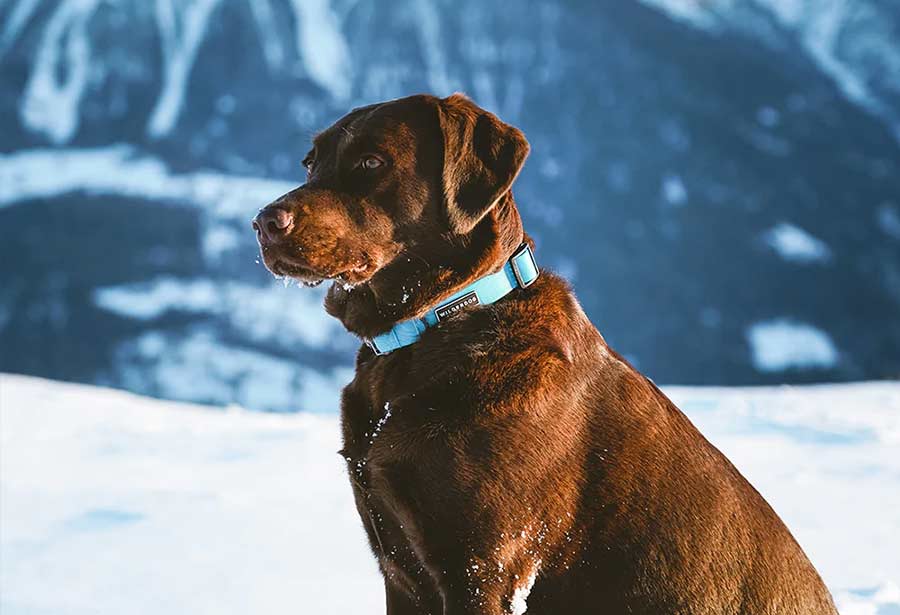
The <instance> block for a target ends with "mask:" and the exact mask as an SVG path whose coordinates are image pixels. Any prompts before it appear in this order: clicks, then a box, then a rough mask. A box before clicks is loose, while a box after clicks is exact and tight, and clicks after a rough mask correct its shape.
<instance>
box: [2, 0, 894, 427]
mask: <svg viewBox="0 0 900 615" xmlns="http://www.w3.org/2000/svg"><path fill="white" fill-rule="evenodd" d="M898 41H900V5H898V4H897V3H896V2H894V1H893V0H852V1H851V0H848V1H846V2H843V1H838V0H792V1H791V2H785V1H783V0H706V1H701V0H641V1H640V2H638V1H624V2H623V1H621V0H604V1H598V2H574V1H572V2H550V1H536V2H529V3H524V4H522V5H517V7H516V8H515V9H511V8H510V7H509V6H508V5H507V4H506V3H487V2H483V1H481V0H454V1H452V2H450V1H445V0H422V1H413V0H408V1H403V0H399V1H395V2H389V3H388V2H365V1H358V0H189V1H180V0H156V1H155V2H147V1H144V0H6V1H5V2H0V279H2V283H0V371H4V372H14V373H20V374H31V375H37V376H44V377H49V378H55V379H63V380H70V381H77V382H84V383H92V384H102V385H109V386H113V387H119V388H124V389H128V390H131V391H134V392H138V393H142V394H148V395H152V396H156V397H162V398H168V399H177V400H189V401H197V402H203V403H213V404H219V405H221V404H239V405H243V406H246V407H251V408H257V409H265V410H273V411H291V410H298V409H303V410H307V411H325V412H330V411H334V410H335V407H336V402H337V391H338V390H339V388H340V387H341V386H342V385H343V383H345V382H346V381H347V380H349V378H350V374H351V366H352V359H353V355H354V351H355V348H356V347H357V345H358V342H357V341H356V340H355V339H354V338H352V337H351V336H350V335H349V334H347V333H345V332H344V331H343V328H342V327H341V325H340V324H339V323H338V322H337V321H334V320H332V319H330V318H329V317H327V316H326V315H325V314H324V312H323V310H322V309H321V297H322V293H321V291H314V290H308V289H301V288H297V287H294V286H289V287H285V286H283V285H282V284H281V283H280V282H277V281H274V280H273V279H272V277H271V276H270V275H269V274H268V273H267V272H266V271H265V269H264V268H263V267H262V265H261V264H260V263H259V262H258V260H257V248H256V241H255V237H254V234H253V232H252V231H251V229H250V225H249V220H250V218H251V217H252V216H253V215H254V214H255V212H256V210H257V209H258V208H259V207H261V206H263V205H265V204H266V203H267V202H269V201H270V200H271V199H273V198H274V197H276V196H278V195H279V194H281V193H283V192H285V191H287V190H289V189H291V188H293V187H295V186H296V185H298V184H300V183H302V181H303V178H304V172H303V169H302V168H301V167H300V160H301V159H302V157H303V155H304V154H305V152H306V150H307V148H308V144H309V140H310V136H311V135H312V134H314V133H315V132H316V131H317V130H319V129H322V128H324V127H326V126H327V125H328V124H330V123H331V122H332V121H334V120H335V119H337V118H338V117H340V116H341V115H343V114H344V113H345V112H347V111H348V110H349V109H350V108H352V107H354V106H359V105H364V104H368V103H372V102H375V101H380V100H384V99H390V98H396V97H400V96H405V95H408V94H412V93H418V92H431V93H434V94H437V95H447V94H450V93H452V92H454V91H463V92H466V93H467V94H469V95H470V96H471V97H472V98H473V99H474V100H475V101H476V102H477V103H478V104H480V105H482V106H484V107H485V108H487V109H489V110H491V111H493V112H495V113H497V114H498V115H499V116H500V117H501V118H503V119H504V120H506V121H507V122H510V123H512V124H515V125H517V126H519V127H520V128H522V129H523V130H524V131H525V134H526V135H527V137H528V138H529V140H530V142H531V145H532V154H531V157H530V158H529V160H528V162H527V164H526V166H525V169H524V171H523V173H522V175H521V176H520V179H519V180H518V182H517V184H516V186H515V193H516V197H517V201H518V203H519V205H520V208H521V211H522V214H523V217H524V219H525V223H526V229H527V230H528V232H529V233H530V234H531V235H532V236H533V237H534V238H535V240H536V242H537V246H538V252H537V256H538V259H539V262H540V263H541V264H542V265H544V266H547V267H550V268H552V269H555V270H556V271H558V272H559V273H561V274H562V275H564V276H566V277H567V278H568V279H570V280H571V282H572V283H573V284H574V286H575V289H576V291H577V293H578V296H579V298H580V300H581V302H582V304H583V305H584V308H585V310H586V311H587V313H588V314H589V316H590V317H591V319H592V320H593V322H594V323H595V324H596V325H597V326H598V328H599V329H600V330H601V332H602V333H603V334H604V335H605V336H606V338H607V340H608V341H609V342H610V343H611V344H612V345H613V346H614V347H615V348H617V349H618V350H619V351H620V352H621V353H623V354H624V355H625V356H627V357H628V358H629V359H630V360H631V361H632V362H633V363H634V364H635V365H636V366H637V367H638V368H639V369H641V370H642V371H644V372H645V373H646V374H647V375H649V376H650V377H652V378H653V379H655V380H656V381H658V382H663V383H678V384H718V385H740V384H772V383H799V382H826V381H848V380H872V379H896V378H897V377H898V376H900V42H898Z"/></svg>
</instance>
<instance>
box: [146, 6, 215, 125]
mask: <svg viewBox="0 0 900 615" xmlns="http://www.w3.org/2000/svg"><path fill="white" fill-rule="evenodd" d="M219 2H220V0H191V2H176V1H175V0H156V23H157V26H158V27H159V34H160V40H161V42H162V56H163V63H162V68H163V83H162V90H161V91H160V94H159V98H158V99H157V101H156V105H155V106H154V107H153V111H152V112H151V113H150V119H149V120H148V121H147V134H148V135H150V136H151V137H154V138H160V137H164V136H165V135H167V134H169V133H170V132H171V131H172V129H173V128H174V127H175V123H176V122H177V121H178V116H179V115H180V114H181V108H182V106H184V99H185V88H186V87H187V81H188V76H189V75H190V73H191V69H192V68H193V66H194V60H195V59H196V57H197V50H198V49H199V48H200V43H202V42H203V39H204V37H205V36H206V30H207V28H208V27H209V18H210V15H211V14H212V12H213V10H214V9H215V8H216V6H217V5H218V4H219Z"/></svg>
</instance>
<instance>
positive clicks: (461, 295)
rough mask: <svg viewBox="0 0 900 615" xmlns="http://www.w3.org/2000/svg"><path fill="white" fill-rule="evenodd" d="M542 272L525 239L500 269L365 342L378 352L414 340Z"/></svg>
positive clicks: (385, 352)
mask: <svg viewBox="0 0 900 615" xmlns="http://www.w3.org/2000/svg"><path fill="white" fill-rule="evenodd" d="M539 275H540V271H539V270H538V267H537V263H536V262H535V260H534V254H532V252H531V248H530V247H529V246H528V244H527V243H523V244H522V245H521V246H519V248H518V249H517V250H516V251H515V253H514V254H513V255H512V256H511V257H510V258H509V260H508V261H506V265H504V266H503V269H501V270H500V271H498V272H496V273H492V274H490V275H487V276H484V277H483V278H481V279H479V280H476V281H474V282H472V283H471V284H469V285H468V286H466V287H465V288H463V289H462V290H460V291H457V292H456V293H454V294H452V295H450V297H448V298H447V299H445V300H444V301H442V302H441V303H439V304H438V305H437V306H436V307H434V308H432V309H430V310H428V312H427V313H426V314H425V315H424V316H423V317H421V318H411V319H410V320H404V321H402V322H398V323H397V324H396V325H394V326H393V327H391V329H390V331H387V332H385V333H382V334H381V335H378V336H375V337H374V338H372V339H368V340H366V344H367V345H368V346H369V348H371V349H372V351H373V352H374V353H375V354H376V355H383V354H387V353H389V352H393V351H395V350H397V349H398V348H403V347H404V346H409V345H410V344H415V343H416V342H417V341H419V338H420V337H421V336H422V333H424V332H425V329H427V328H428V327H433V326H434V325H436V324H438V323H439V322H440V321H442V320H445V319H447V318H449V317H451V316H453V315H454V314H456V313H457V312H460V311H462V310H464V309H466V308H468V307H471V306H475V305H490V304H492V303H495V302H497V301H499V300H500V299H502V298H503V297H505V296H506V295H508V294H509V293H511V292H512V291H513V290H515V289H516V288H528V287H529V286H531V285H532V284H534V282H535V280H537V279H538V276H539Z"/></svg>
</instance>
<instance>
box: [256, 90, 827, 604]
mask: <svg viewBox="0 0 900 615" xmlns="http://www.w3.org/2000/svg"><path fill="white" fill-rule="evenodd" d="M528 149H529V148H528V143H527V141H526V140H525V137H524V136H523V135H522V133H521V132H519V131H518V130H517V129H515V128H513V127H512V126H509V125H507V124H504V123H503V122H501V121H500V120H498V119H497V118H496V117H495V116H493V115H491V114H490V113H487V112H485V111H484V110H482V109H480V108H478V107H477V106H476V105H474V104H473V103H472V102H470V101H469V100H468V99H467V98H465V97H464V96H461V95H453V96H450V97H449V98H445V99H438V98H434V97H432V96H413V97H410V98H405V99H401V100H396V101H392V102H388V103H383V104H379V105H372V106H369V107H364V108H362V109H356V110H354V111H352V112H351V113H350V114H349V115H347V116H346V117H344V118H342V119H341V120H339V121H338V122H337V123H336V124H334V125H333V126H332V127H330V128H329V129H327V130H326V131H324V132H323V133H321V134H319V135H318V136H317V137H316V138H315V141H314V147H313V149H312V151H311V152H310V153H309V155H308V156H307V158H306V161H305V164H306V166H307V168H308V170H309V175H308V179H307V182H306V184H305V185H303V186H301V187H300V188H297V189H296V190H294V191H292V192H290V193H288V194H286V195H284V196H283V197H281V198H280V199H278V200H277V201H275V202H274V203H272V204H271V205H269V206H268V207H266V208H265V209H263V210H262V211H261V212H260V214H259V216H257V218H256V219H255V220H254V223H253V225H254V228H256V230H257V233H258V237H259V241H260V244H261V246H262V255H263V258H264V260H265V263H266V266H267V267H268V268H269V269H270V270H271V271H273V272H274V273H276V274H279V275H286V276H291V277H294V278H297V279H299V280H301V281H303V282H305V283H308V284H318V283H319V282H321V281H323V280H326V279H334V280H337V282H336V283H335V284H333V285H332V287H331V289H330V290H329V292H328V296H327V299H326V303H325V307H326V309H327V310H328V312H329V313H330V314H332V315H333V316H335V317H337V318H339V319H340V320H341V322H343V323H344V325H345V326H346V327H347V329H348V330H350V331H351V332H353V333H355V334H356V335H358V336H360V337H361V338H364V339H370V338H373V337H375V336H377V335H379V334H383V333H384V332H386V331H388V330H390V329H391V328H392V327H393V326H394V325H395V324H396V323H398V322H401V321H406V320H408V319H413V318H420V317H423V315H425V314H427V313H428V312H429V311H430V310H432V309H433V308H435V306H437V305H439V304H441V303H442V301H444V300H445V299H446V298H447V297H449V296H451V295H452V294H454V293H456V292H457V291H459V290H460V289H463V288H465V287H466V286H467V285H469V284H470V283H472V282H473V281H475V280H478V279H480V278H482V277H484V276H486V275H488V274H491V273H493V272H497V271H500V270H503V268H504V267H505V265H506V263H507V259H509V257H510V255H512V254H513V253H514V252H516V250H517V249H518V248H519V247H520V245H521V244H522V243H523V242H528V243H529V244H530V239H529V238H528V236H527V235H525V234H524V232H523V229H522V222H521V219H520V217H519V213H518V211H517V209H516V205H515V202H514V201H513V197H512V193H511V192H510V186H511V185H512V183H513V180H514V179H515V178H516V175H517V174H518V173H519V170H520V168H521V167H522V164H523V162H524V161H525V157H526V156H527V154H528ZM342 413H343V414H342V420H343V437H344V449H343V451H342V454H343V455H344V457H345V458H346V459H347V463H348V471H349V475H350V478H351V480H352V485H353V492H354V495H355V497H356V505H357V508H358V509H359V513H360V517H361V518H362V522H363V525H364V526H365V529H366V532H367V533H368V536H369V540H370V543H371V546H372V550H373V551H374V553H375V556H376V558H377V559H378V563H379V564H380V567H381V570H382V572H383V573H384V578H385V591H386V594H387V612H388V613H390V614H391V615H412V614H425V613H430V614H432V615H439V614H444V615H458V614H463V613H466V614H473V615H474V614H482V615H489V614H490V615H500V614H501V613H516V614H521V613H524V612H525V609H526V608H527V611H528V614H529V615H540V614H547V615H567V614H581V613H605V614H619V613H631V614H641V613H647V614H654V615H656V614H666V613H685V614H687V613H691V614H693V613H709V614H715V615H722V614H726V613H746V614H753V615H762V614H765V613H773V614H774V613H778V614H779V615H787V614H792V613H810V614H812V613H817V614H819V613H835V612H836V611H835V609H834V606H833V604H832V601H831V597H830V595H829V593H828V591H827V590H826V589H825V587H824V585H823V583H822V581H821V579H820V578H819V575H818V574H817V573H816V571H815V569H814V568H813V567H812V565H811V564H810V562H809V560H808V559H807V558H806V556H805V555H804V554H803V551H802V550H801V549H800V547H799V546H798V545H797V543H796V542H795V541H794V539H793V537H792V536H791V534H790V533H789V532H788V530H787V528H785V526H784V524H783V523H782V522H781V520H780V519H779V518H778V516H777V515H776V514H775V513H774V512H773V511H772V509H771V508H769V506H768V505H767V504H766V502H765V501H764V500H763V499H762V497H760V495H759V494H758V493H757V492H756V491H755V490H754V489H753V487H751V486H750V484H748V483H747V481H746V480H745V479H744V478H743V477H742V476H741V475H740V474H739V473H738V472H737V470H736V469H735V468H734V467H733V466H732V465H731V463H729V462H728V460H727V459H726V458H725V457H724V456H723V455H722V454H721V453H720V452H719V451H718V450H716V448H715V447H713V446H712V445H711V444H710V443H709V442H707V441H706V440H705V439H704V438H703V436H702V435H700V433H699V432H698V431H697V430H696V429H695V428H694V426H693V425H691V423H690V422H689V421H688V420H687V418H685V416H684V415H683V414H682V413H681V412H680V411H679V410H678V409H677V408H676V407H675V406H674V405H673V404H672V402H671V401H669V400H668V399H667V398H666V397H665V395H663V394H662V393H661V392H660V391H659V389H657V388H656V387H655V386H654V385H653V384H652V383H651V382H650V381H649V380H647V379H646V378H644V377H643V376H642V375H641V374H639V373H638V372H637V371H635V370H634V368H632V367H631V366H630V365H628V363H626V362H625V361H624V360H623V359H622V358H621V357H619V356H618V355H617V354H616V353H615V352H613V351H612V350H611V349H610V348H609V347H608V346H607V345H606V343H605V342H604V340H603V338H602V337H601V336H600V334H599V333H598V332H597V330H596V329H595V328H594V326H593V325H592V324H591V323H590V321H589V320H588V319H587V317H586V316H585V314H584V312H582V310H581V308H580V306H579V305H578V302H577V301H576V299H575V297H574V296H573V294H572V292H571V290H570V289H569V287H568V286H567V285H566V283H565V282H564V281H563V280H561V279H560V278H558V277H557V276H555V275H553V274H551V273H549V272H544V273H543V274H542V275H541V277H540V278H538V279H537V281H536V282H535V283H534V284H532V285H530V286H528V287H527V288H518V289H516V290H513V291H512V292H510V293H509V294H508V295H506V296H505V297H504V298H503V299H501V300H499V301H497V302H496V303H493V304H491V305H474V306H470V307H469V308H467V309H459V310H458V312H457V313H456V314H455V315H454V316H453V317H450V318H445V319H442V320H441V321H440V322H439V323H437V326H432V327H429V328H426V329H425V330H424V332H423V333H422V334H421V338H420V339H419V340H418V341H417V342H415V343H413V344H411V345H408V346H405V347H403V348H400V349H398V350H396V351H394V352H391V353H389V354H383V355H377V354H376V353H375V352H374V351H373V350H372V349H371V348H370V347H368V346H363V347H362V348H361V349H360V351H359V353H358V356H357V367H356V377H355V378H354V379H353V382H351V383H350V384H349V385H348V386H347V387H346V388H345V389H344V394H343V403H342ZM526 599H527V602H526Z"/></svg>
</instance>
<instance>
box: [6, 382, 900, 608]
mask: <svg viewBox="0 0 900 615" xmlns="http://www.w3.org/2000/svg"><path fill="white" fill-rule="evenodd" d="M667 393H668V394H670V395H671V396H672V397H673V398H674V399H675V401H676V402H677V403H678V404H679V405H680V406H681V407H682V408H683V409H684V410H685V411H686V412H687V414H688V415H689V416H690V417H691V418H692V419H693V420H694V421H695V422H696V423H697V424H698V426H699V427H700V428H701V429H702V430H703V432H704V433H705V434H706V435H707V436H708V437H709V438H710V439H711V440H712V441H713V443H715V444H716V445H718V446H719V447H720V448H722V449H723V450H724V452H725V453H726V454H727V455H728V456H729V457H730V458H731V459H732V460H733V461H734V462H735V463H736V464H737V466H738V467H739V468H740V469H741V470H742V471H743V472H744V474H745V475H746V476H747V477H748V478H749V479H750V480H751V482H753V483H754V485H756V486H757V488H759V490H760V491H761V492H762V493H763V495H765V496H766V497H767V498H768V499H769V501H770V502H771V503H772V504H773V506H774V507H775V509H776V510H777V511H778V512H779V513H780V514H781V515H782V516H783V518H784V519H785V521H786V522H787V523H788V525H789V526H790V527H791V529H792V530H793V531H794V533H795V535H796V536H797V538H798V540H799V541H800V543H801V544H802V545H803V547H804V548H805V549H806V550H807V553H808V554H809V555H810V557H811V558H812V560H813V562H814V563H815V564H816V565H817V566H818V568H819V570H820V571H821V572H822V574H823V576H824V577H825V579H826V582H827V583H828V584H829V586H830V587H831V588H832V590H833V591H834V593H835V597H836V598H837V600H838V603H839V605H840V607H841V610H842V612H843V613H844V615H857V614H859V615H862V614H872V615H875V614H877V615H897V614H898V613H900V585H898V582H900V555H898V553H900V384H860V385H850V386H828V387H794V388H778V389H775V388H769V389H708V388H706V389H704V388H682V387H669V388H667ZM0 412H2V414H0V428H2V448H0V478H2V491H0V529H2V531H0V596H2V598H0V611H2V613H3V615H22V614H29V615H31V614H38V613H53V614H55V615H75V614H87V613H91V614H96V613H104V614H105V613H110V614H117V615H118V614H121V613H128V614H129V615H139V614H145V613H146V614H151V613H152V614H154V615H156V614H158V613H168V614H179V613H185V614H190V615H201V614H206V613H208V614H210V615H224V614H228V613H242V614H243V613H276V614H277V613H297V614H305V613H310V614H317V615H318V614H330V613H335V614H337V613H340V614H344V613H363V614H365V613H381V612H383V607H382V596H381V583H380V580H379V576H378V573H377V571H376V569H375V566H374V564H373V563H372V559H371V557H370V556H369V554H368V553H367V548H366V546H365V544H364V540H363V533H362V530H361V528H360V527H359V524H358V522H357V518H356V513H355V511H354V509H353V506H352V503H351V499H350V493H349V488H348V486H347V482H346V480H345V477H344V473H343V466H342V463H341V461H340V459H339V457H338V456H337V455H336V454H335V451H336V450H337V448H338V446H339V444H338V430H337V421H336V418H335V417H334V416H322V415H310V414H293V415H283V414H281V415H276V414H264V413H258V412H248V411H245V410H241V409H236V408H229V409H223V410H214V409H209V408H202V407H198V406H189V405H185V404H177V403H172V402H161V401H156V400H151V399H144V398H140V397H136V396H134V395H130V394H128V393H122V392H118V391H110V390H105V389H97V388H92V387H86V386H77V385H70V384H61V383H55V382H49V381H44V380H37V379H32V378H25V377H20V376H8V375H0Z"/></svg>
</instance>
